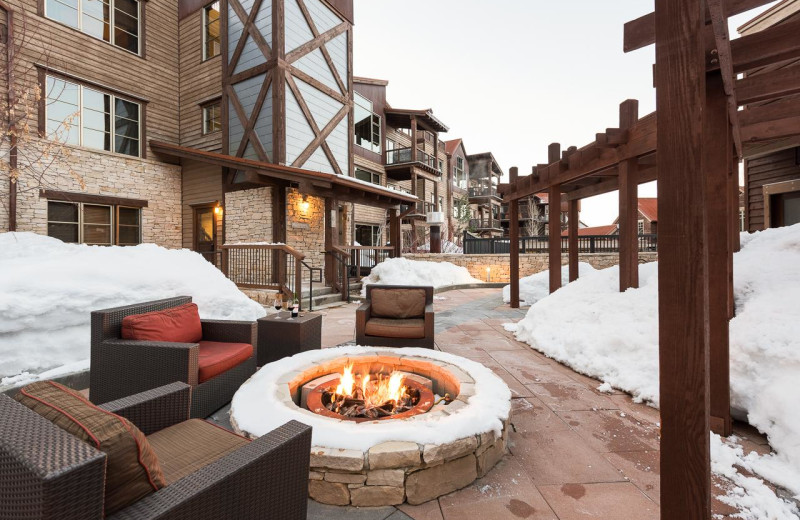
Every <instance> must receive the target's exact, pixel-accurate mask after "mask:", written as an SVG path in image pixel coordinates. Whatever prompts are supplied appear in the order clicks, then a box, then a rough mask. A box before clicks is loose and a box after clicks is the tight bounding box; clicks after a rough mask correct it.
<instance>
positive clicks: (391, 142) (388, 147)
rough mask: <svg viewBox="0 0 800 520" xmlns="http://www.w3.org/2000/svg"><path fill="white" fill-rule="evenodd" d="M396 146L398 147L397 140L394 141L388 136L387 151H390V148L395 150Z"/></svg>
mask: <svg viewBox="0 0 800 520" xmlns="http://www.w3.org/2000/svg"><path fill="white" fill-rule="evenodd" d="M395 148H397V143H395V142H394V141H392V140H391V139H388V138H387V139H386V150H387V151H389V150H394V149H395Z"/></svg>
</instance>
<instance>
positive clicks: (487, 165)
mask: <svg viewBox="0 0 800 520" xmlns="http://www.w3.org/2000/svg"><path fill="white" fill-rule="evenodd" d="M467 162H468V163H469V181H468V186H469V187H468V194H469V203H470V206H471V209H472V218H471V219H470V221H469V229H470V231H471V232H473V233H475V234H477V235H480V236H481V237H498V236H502V235H503V228H502V226H501V225H500V209H501V206H502V201H503V199H502V197H501V196H500V193H498V191H497V185H498V184H500V177H501V176H502V175H503V169H502V168H501V167H500V165H499V164H498V162H497V159H495V158H494V155H492V153H491V152H484V153H479V154H473V155H468V156H467Z"/></svg>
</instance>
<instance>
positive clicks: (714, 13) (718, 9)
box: [706, 0, 742, 157]
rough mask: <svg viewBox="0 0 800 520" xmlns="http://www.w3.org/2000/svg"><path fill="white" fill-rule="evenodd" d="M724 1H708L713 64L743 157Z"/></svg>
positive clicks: (735, 139)
mask: <svg viewBox="0 0 800 520" xmlns="http://www.w3.org/2000/svg"><path fill="white" fill-rule="evenodd" d="M723 1H724V0H706V6H707V8H708V12H709V14H710V15H711V26H712V28H713V29H714V41H715V44H716V47H715V49H714V51H712V53H711V54H712V56H713V55H715V54H716V58H712V59H711V62H712V63H714V61H715V59H716V63H718V64H719V70H720V73H721V75H722V87H723V89H724V92H725V103H726V105H727V110H728V120H729V123H730V126H731V135H732V137H733V143H734V146H735V147H736V154H737V156H738V157H742V136H741V132H740V130H739V114H738V111H739V103H737V101H736V95H737V92H736V90H735V89H734V85H735V82H736V76H735V75H734V74H733V59H732V57H731V41H730V36H729V34H728V17H727V15H726V13H725V6H724V5H723Z"/></svg>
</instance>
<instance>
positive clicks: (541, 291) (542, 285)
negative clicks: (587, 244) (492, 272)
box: [503, 262, 596, 305]
mask: <svg viewBox="0 0 800 520" xmlns="http://www.w3.org/2000/svg"><path fill="white" fill-rule="evenodd" d="M595 271H596V269H595V268H594V267H592V266H591V264H587V263H586V262H580V263H579V264H578V273H579V274H580V275H581V276H587V275H589V274H591V273H593V272H595ZM568 283H569V267H567V266H563V267H562V268H561V285H562V286H563V285H567V284H568ZM548 294H550V271H542V272H540V273H536V274H532V275H530V276H526V277H525V278H520V280H519V300H520V304H521V305H533V304H534V303H536V302H538V301H539V300H541V299H542V298H544V297H545V296H547V295H548ZM510 301H511V286H510V285H506V286H505V287H503V302H505V303H508V302H510Z"/></svg>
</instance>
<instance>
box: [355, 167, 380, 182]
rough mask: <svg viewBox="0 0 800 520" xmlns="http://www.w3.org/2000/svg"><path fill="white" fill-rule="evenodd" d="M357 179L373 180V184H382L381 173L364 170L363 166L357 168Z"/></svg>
mask: <svg viewBox="0 0 800 520" xmlns="http://www.w3.org/2000/svg"><path fill="white" fill-rule="evenodd" d="M356 179H358V180H360V181H365V182H371V183H372V184H377V185H379V186H380V184H381V176H380V174H377V173H373V172H368V171H367V170H362V169H361V168H356Z"/></svg>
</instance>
